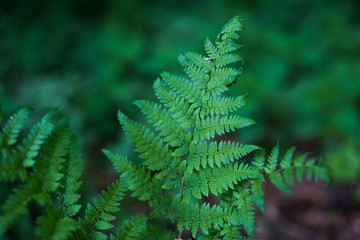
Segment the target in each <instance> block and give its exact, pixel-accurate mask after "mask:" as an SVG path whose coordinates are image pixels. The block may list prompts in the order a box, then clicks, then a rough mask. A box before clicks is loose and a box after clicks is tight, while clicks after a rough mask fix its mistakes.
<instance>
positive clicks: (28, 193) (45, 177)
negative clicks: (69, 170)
mask: <svg viewBox="0 0 360 240" xmlns="http://www.w3.org/2000/svg"><path fill="white" fill-rule="evenodd" d="M46 116H48V117H49V118H50V117H51V116H52V115H50V114H48V115H46ZM54 124H55V123H54ZM51 125H52V126H53V124H51ZM51 130H52V132H51V135H50V136H49V137H48V138H47V139H46V141H45V143H44V147H43V149H44V152H43V153H41V158H39V160H38V161H37V162H36V163H35V165H34V172H32V173H31V174H29V177H28V178H27V179H26V182H24V183H22V184H21V185H20V186H19V187H18V188H16V189H15V190H14V191H13V193H12V194H11V195H10V196H9V198H8V199H7V200H6V202H5V204H4V205H3V207H2V212H1V215H0V226H1V227H0V235H1V232H3V231H5V229H6V228H7V227H8V226H10V224H12V223H13V222H14V221H15V220H16V219H17V218H18V217H19V216H20V215H22V214H24V213H26V207H27V205H28V203H29V202H30V201H31V200H36V201H37V202H38V203H39V204H41V205H44V204H45V203H51V198H50V195H49V192H52V191H55V190H56V188H57V187H58V185H59V182H58V181H59V180H60V178H61V177H62V174H61V173H60V169H61V164H62V163H63V161H64V159H63V156H64V155H65V154H66V150H64V149H65V148H66V143H67V137H68V136H69V133H70V128H69V123H68V121H67V120H66V119H62V120H60V121H59V122H58V123H57V124H55V127H54V128H52V127H51Z"/></svg>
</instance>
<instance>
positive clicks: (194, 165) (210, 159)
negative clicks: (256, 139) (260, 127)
mask: <svg viewBox="0 0 360 240" xmlns="http://www.w3.org/2000/svg"><path fill="white" fill-rule="evenodd" d="M256 149H258V147H257V146H254V145H246V144H240V143H238V142H237V143H235V142H230V141H228V142H220V143H217V142H216V141H215V142H210V143H209V144H208V143H207V142H203V143H199V144H195V143H191V144H190V147H189V159H188V160H187V171H189V172H190V173H191V172H192V171H193V169H196V170H199V168H200V165H201V166H202V167H203V168H206V167H207V166H208V165H209V166H210V167H211V168H212V167H214V164H215V165H217V166H218V167H220V166H221V164H227V163H230V162H233V161H234V160H235V159H239V158H242V157H244V156H246V155H247V154H249V153H250V152H252V151H254V150H256Z"/></svg>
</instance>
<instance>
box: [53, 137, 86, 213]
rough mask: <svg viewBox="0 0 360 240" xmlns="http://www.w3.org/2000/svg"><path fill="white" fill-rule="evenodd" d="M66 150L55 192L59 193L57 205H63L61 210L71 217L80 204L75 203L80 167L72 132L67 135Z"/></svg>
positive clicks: (76, 143) (77, 143)
mask: <svg viewBox="0 0 360 240" xmlns="http://www.w3.org/2000/svg"><path fill="white" fill-rule="evenodd" d="M66 150H67V152H66V155H65V157H64V159H65V161H64V164H63V168H62V169H61V171H60V172H61V174H62V175H63V176H62V178H61V179H60V181H59V188H58V189H57V192H58V193H59V195H60V196H59V205H60V206H63V208H62V209H61V212H63V213H64V214H65V215H66V216H69V217H73V216H74V215H76V214H77V213H78V212H79V210H80V208H81V205H80V204H75V203H76V202H77V201H78V199H79V198H80V194H78V193H76V191H77V190H78V189H79V188H80V186H81V181H79V178H80V176H81V169H82V166H81V161H80V157H81V154H80V147H79V142H78V139H77V137H76V136H75V135H73V134H72V135H71V136H70V137H69V144H68V147H67V149H66Z"/></svg>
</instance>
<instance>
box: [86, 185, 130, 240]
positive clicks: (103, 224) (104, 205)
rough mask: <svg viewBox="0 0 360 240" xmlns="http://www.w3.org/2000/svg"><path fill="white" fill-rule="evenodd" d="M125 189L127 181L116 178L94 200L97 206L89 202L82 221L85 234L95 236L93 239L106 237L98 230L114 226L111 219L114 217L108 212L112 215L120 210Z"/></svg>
mask: <svg viewBox="0 0 360 240" xmlns="http://www.w3.org/2000/svg"><path fill="white" fill-rule="evenodd" d="M125 190H126V188H125V182H124V181H122V180H116V181H115V182H114V183H112V185H111V186H109V187H108V189H107V192H106V191H102V194H101V195H100V196H99V197H98V199H95V200H94V205H95V206H93V205H90V204H88V206H87V208H86V211H85V221H82V222H80V224H81V229H82V231H83V233H84V235H85V236H90V237H93V238H91V239H104V234H102V233H101V232H99V231H98V230H107V229H110V228H112V227H113V225H112V224H111V223H110V221H111V220H113V219H114V218H111V217H110V218H109V215H108V214H111V215H112V214H114V213H115V212H118V211H119V210H120V207H119V206H120V201H121V200H122V199H123V197H124V195H125V194H124V192H125ZM104 213H107V214H104ZM110 219H111V220H110Z"/></svg>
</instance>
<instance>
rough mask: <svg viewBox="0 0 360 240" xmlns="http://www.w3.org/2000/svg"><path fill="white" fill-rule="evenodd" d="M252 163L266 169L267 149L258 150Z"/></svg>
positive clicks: (260, 168)
mask: <svg viewBox="0 0 360 240" xmlns="http://www.w3.org/2000/svg"><path fill="white" fill-rule="evenodd" d="M252 164H253V165H254V166H255V167H257V168H258V169H259V170H260V171H262V170H263V169H264V166H265V149H261V150H260V151H257V152H256V154H255V156H254V161H253V162H252Z"/></svg>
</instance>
